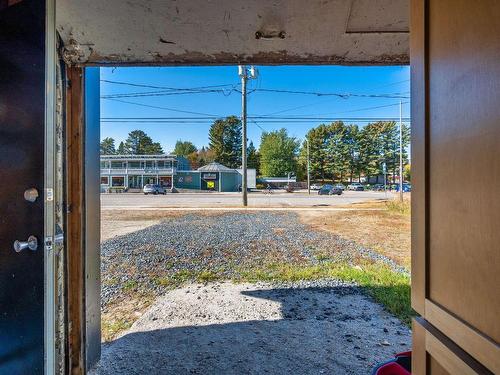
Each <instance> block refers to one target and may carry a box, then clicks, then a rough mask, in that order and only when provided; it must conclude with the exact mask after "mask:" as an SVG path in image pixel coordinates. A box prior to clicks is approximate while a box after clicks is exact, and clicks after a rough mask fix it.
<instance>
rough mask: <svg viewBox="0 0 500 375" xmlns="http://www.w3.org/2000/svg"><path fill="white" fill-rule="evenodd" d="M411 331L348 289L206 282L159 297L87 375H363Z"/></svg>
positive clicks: (402, 345)
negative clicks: (205, 283) (206, 283)
mask: <svg viewBox="0 0 500 375" xmlns="http://www.w3.org/2000/svg"><path fill="white" fill-rule="evenodd" d="M410 348H411V337H410V331H409V330H408V328H407V327H405V326H404V325H403V324H402V323H401V322H400V321H399V320H397V319H396V318H394V317H393V316H391V315H390V314H389V313H387V312H386V311H385V310H384V309H383V308H382V307H381V306H380V305H378V304H376V303H374V302H373V301H372V300H371V299H370V298H368V297H366V296H364V295H363V294H362V293H361V292H360V291H359V290H358V288H356V287H352V286H350V285H347V284H343V283H339V282H335V281H318V282H302V283H299V284H297V285H281V286H276V285H270V284H262V283H259V284H231V283H228V282H226V283H215V284H208V285H190V286H186V287H184V288H179V289H176V290H173V291H170V292H168V293H167V294H165V295H164V296H163V297H161V298H159V299H158V300H157V301H156V302H155V304H154V305H153V306H151V307H150V309H149V310H148V311H147V312H146V313H145V314H144V315H143V316H142V317H141V318H140V319H139V320H138V321H137V322H135V324H134V325H133V326H132V327H131V328H130V329H129V330H128V331H126V332H124V333H123V335H121V336H120V337H118V338H116V339H115V340H114V341H111V342H109V343H106V344H104V345H103V351H102V357H101V361H100V362H99V364H98V365H97V368H96V369H94V370H93V371H91V372H90V374H91V375H120V374H123V375H125V374H127V375H135V374H137V375H142V374H149V375H169V374H172V375H184V374H186V375H189V374H199V375H261V374H268V375H290V374H297V375H298V374H300V375H317V374H325V375H326V374H331V375H337V374H339V375H340V374H346V375H349V374H351V375H358V374H359V375H362V374H369V373H370V372H371V369H373V367H374V366H375V365H376V364H377V363H380V362H383V361H385V360H388V359H390V358H392V357H393V355H394V353H397V352H402V351H405V350H409V349H410Z"/></svg>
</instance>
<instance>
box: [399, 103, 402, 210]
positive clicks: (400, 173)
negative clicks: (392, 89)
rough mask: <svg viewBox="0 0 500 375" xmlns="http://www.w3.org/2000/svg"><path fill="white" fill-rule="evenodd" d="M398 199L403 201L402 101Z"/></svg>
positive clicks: (400, 110)
mask: <svg viewBox="0 0 500 375" xmlns="http://www.w3.org/2000/svg"><path fill="white" fill-rule="evenodd" d="M399 200H400V201H401V202H403V102H402V101H401V100H400V101H399Z"/></svg>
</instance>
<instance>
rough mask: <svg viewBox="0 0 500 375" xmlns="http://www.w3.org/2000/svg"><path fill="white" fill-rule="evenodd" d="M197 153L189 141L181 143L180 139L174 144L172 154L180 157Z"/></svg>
mask: <svg viewBox="0 0 500 375" xmlns="http://www.w3.org/2000/svg"><path fill="white" fill-rule="evenodd" d="M196 151H198V149H197V148H196V146H195V145H194V144H193V143H192V142H189V141H181V140H180V139H179V140H178V141H177V142H175V147H174V154H175V155H180V156H188V155H190V154H192V153H193V152H196Z"/></svg>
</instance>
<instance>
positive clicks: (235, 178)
mask: <svg viewBox="0 0 500 375" xmlns="http://www.w3.org/2000/svg"><path fill="white" fill-rule="evenodd" d="M255 176H256V171H255V169H248V170H247V179H248V188H250V189H254V188H255V187H256V181H255ZM241 181H242V171H241V169H231V168H228V167H226V166H224V165H222V164H220V163H216V162H213V163H210V164H207V165H204V166H202V167H200V168H198V169H197V170H196V171H179V172H178V174H177V175H176V177H175V182H174V183H175V186H176V187H177V188H181V189H182V188H184V189H199V190H209V191H219V192H223V191H238V190H239V188H240V187H241Z"/></svg>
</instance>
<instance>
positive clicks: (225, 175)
mask: <svg viewBox="0 0 500 375" xmlns="http://www.w3.org/2000/svg"><path fill="white" fill-rule="evenodd" d="M247 176H248V187H249V188H250V189H254V188H255V187H256V181H255V177H256V171H255V169H248V170H247ZM241 181H242V171H241V169H231V168H228V167H226V166H224V165H222V164H219V163H215V162H214V163H210V164H207V165H205V166H202V167H201V168H198V169H197V170H191V165H190V163H189V161H188V160H187V159H186V158H185V157H183V156H176V155H101V191H104V192H105V191H109V190H120V189H123V190H130V189H131V190H141V189H142V188H143V187H144V185H146V184H159V185H163V186H165V187H168V188H171V187H172V186H174V187H176V188H180V189H196V190H209V191H219V192H223V191H238V190H239V188H240V186H241Z"/></svg>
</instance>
